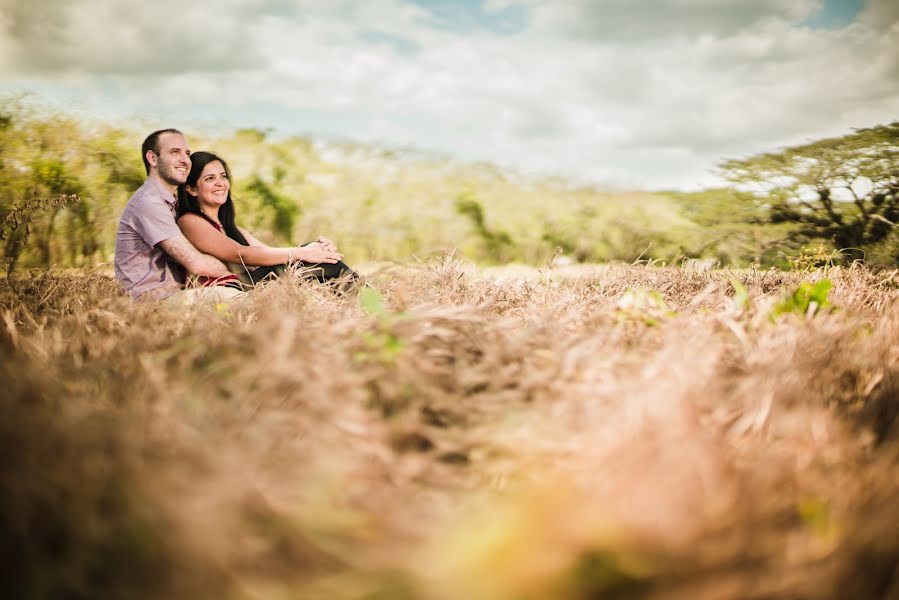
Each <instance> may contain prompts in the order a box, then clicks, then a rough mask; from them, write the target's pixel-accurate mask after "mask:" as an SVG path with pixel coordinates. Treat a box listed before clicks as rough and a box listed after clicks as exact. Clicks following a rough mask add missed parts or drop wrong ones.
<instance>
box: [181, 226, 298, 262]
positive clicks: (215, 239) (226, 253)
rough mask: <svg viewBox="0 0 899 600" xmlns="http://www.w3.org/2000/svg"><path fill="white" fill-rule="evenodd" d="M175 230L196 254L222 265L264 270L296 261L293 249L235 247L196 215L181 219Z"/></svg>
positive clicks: (296, 255) (226, 237) (228, 239)
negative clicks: (211, 257)
mask: <svg viewBox="0 0 899 600" xmlns="http://www.w3.org/2000/svg"><path fill="white" fill-rule="evenodd" d="M178 227H180V228H181V232H182V233H183V234H184V237H186V238H187V239H188V240H189V241H190V243H191V244H193V245H194V247H195V248H196V249H197V250H199V251H200V252H203V253H205V254H209V255H212V256H214V257H216V258H217V259H219V260H223V261H225V262H230V263H237V264H245V265H250V266H254V267H268V266H272V265H281V264H284V263H286V262H288V261H290V260H292V259H296V258H298V254H299V253H298V249H297V248H269V247H267V246H266V247H264V248H263V247H259V246H244V245H242V244H238V243H237V242H235V241H234V240H232V239H231V238H229V237H228V236H226V235H223V234H222V233H221V232H219V231H217V230H216V229H215V228H214V227H213V226H212V225H211V224H210V223H209V222H208V221H206V220H205V219H203V218H202V217H198V216H197V215H192V214H186V215H183V216H182V217H181V218H180V219H178ZM247 241H249V240H247Z"/></svg>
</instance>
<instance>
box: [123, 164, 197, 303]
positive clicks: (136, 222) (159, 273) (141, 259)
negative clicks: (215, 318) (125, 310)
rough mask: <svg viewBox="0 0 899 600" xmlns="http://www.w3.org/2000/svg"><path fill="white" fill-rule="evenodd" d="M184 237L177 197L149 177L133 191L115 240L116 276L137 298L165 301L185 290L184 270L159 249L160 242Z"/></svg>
mask: <svg viewBox="0 0 899 600" xmlns="http://www.w3.org/2000/svg"><path fill="white" fill-rule="evenodd" d="M177 235H181V230H180V229H178V225H177V224H176V223H175V197H174V196H173V195H172V193H171V192H170V191H169V190H167V189H166V188H165V186H163V185H162V184H161V183H160V182H158V181H157V180H156V179H154V178H152V177H149V178H147V180H146V181H145V182H144V184H143V185H142V186H140V188H139V189H138V190H137V191H136V192H134V195H133V196H131V199H130V200H128V204H127V205H125V212H124V213H122V218H121V220H120V221H119V229H118V231H117V232H116V240H115V275H116V278H117V279H118V280H119V282H120V283H121V284H122V286H123V287H124V288H125V291H126V292H128V293H129V294H131V295H132V296H133V297H135V298H139V297H141V296H144V294H147V295H148V297H153V298H160V299H161V298H166V297H168V296H171V295H172V294H174V293H175V292H177V291H178V290H180V289H181V288H182V287H184V282H185V279H186V275H187V273H186V271H185V269H184V267H182V266H181V265H179V264H178V263H176V262H175V261H174V260H172V258H171V257H170V256H169V255H168V254H166V253H165V251H163V250H162V248H160V247H159V242H162V241H165V240H167V239H169V238H172V237H175V236H177Z"/></svg>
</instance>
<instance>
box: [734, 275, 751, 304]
mask: <svg viewBox="0 0 899 600" xmlns="http://www.w3.org/2000/svg"><path fill="white" fill-rule="evenodd" d="M730 285H731V287H733V288H734V308H736V309H737V310H739V311H747V310H749V291H747V290H746V286H745V285H743V284H742V283H740V282H739V281H737V280H736V279H731V280H730Z"/></svg>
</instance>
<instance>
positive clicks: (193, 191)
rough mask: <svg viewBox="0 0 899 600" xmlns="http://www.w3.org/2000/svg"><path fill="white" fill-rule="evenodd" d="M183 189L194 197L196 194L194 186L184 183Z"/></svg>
mask: <svg viewBox="0 0 899 600" xmlns="http://www.w3.org/2000/svg"><path fill="white" fill-rule="evenodd" d="M184 189H185V190H186V191H187V193H188V194H190V195H191V196H193V197H194V198H196V197H197V196H198V194H197V188H196V186H193V185H187V184H184Z"/></svg>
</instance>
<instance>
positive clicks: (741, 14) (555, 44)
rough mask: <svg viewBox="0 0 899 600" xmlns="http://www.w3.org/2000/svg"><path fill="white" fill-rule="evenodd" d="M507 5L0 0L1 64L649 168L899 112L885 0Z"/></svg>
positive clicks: (665, 176)
mask: <svg viewBox="0 0 899 600" xmlns="http://www.w3.org/2000/svg"><path fill="white" fill-rule="evenodd" d="M512 5H524V6H526V8H527V9H528V19H527V23H528V27H527V28H526V29H525V30H524V31H522V32H520V33H517V34H509V33H504V34H494V33H491V32H490V31H488V30H486V29H477V30H468V31H458V30H457V31H453V30H451V29H447V28H446V27H445V26H443V25H442V24H439V23H437V20H436V18H435V17H433V16H431V15H430V14H429V13H428V12H427V11H426V10H425V9H423V8H421V7H420V6H417V5H412V4H406V3H404V2H402V1H401V0H371V1H370V2H366V3H358V2H350V1H349V0H339V1H334V2H328V3H325V2H319V1H316V0H301V1H298V2H291V1H287V0H250V1H246V2H239V1H238V0H223V1H220V2H218V3H216V4H210V5H206V4H205V3H193V4H184V3H181V2H176V1H175V0H161V1H158V2H156V3H154V4H146V5H145V4H140V3H138V2H137V0H119V1H118V2H114V1H113V0H82V2H80V3H79V4H78V8H77V10H76V9H74V8H70V7H69V6H68V5H67V4H65V3H63V2H62V1H61V0H52V1H51V0H44V2H42V3H41V5H40V7H32V5H30V4H28V5H26V4H24V2H23V1H22V0H0V49H10V48H11V49H12V50H13V51H12V52H11V53H10V55H15V57H14V58H9V56H10V55H5V56H7V59H6V61H5V62H4V59H2V58H0V74H4V77H5V79H7V80H8V81H13V82H14V81H15V80H16V78H20V79H21V80H22V81H26V79H25V78H26V77H27V78H28V79H27V80H28V81H34V80H35V78H37V79H40V78H42V77H43V81H44V82H45V86H50V87H52V86H53V85H55V84H54V82H58V81H73V80H77V81H78V82H79V85H81V86H84V87H85V89H88V90H92V92H91V93H92V94H93V95H95V96H96V95H101V96H102V95H103V94H106V97H107V98H108V99H109V100H108V102H107V103H109V102H119V103H121V104H122V105H124V106H128V107H131V109H132V110H134V111H137V112H143V113H146V114H148V115H151V116H152V115H158V116H159V117H160V118H164V119H165V120H166V122H167V123H168V122H171V120H172V117H173V116H178V115H181V116H182V118H186V116H188V115H189V116H190V118H197V116H198V115H201V116H206V117H207V120H208V121H216V119H218V116H217V115H222V114H229V115H232V117H231V118H232V119H239V118H248V119H250V120H251V121H253V123H252V124H260V122H261V121H264V120H265V118H266V117H265V116H264V115H265V114H266V112H265V111H267V110H275V111H276V112H275V113H274V114H275V116H274V117H273V119H275V122H269V123H264V125H266V126H272V127H275V128H279V127H281V128H283V129H285V130H289V129H290V128H291V127H292V126H296V123H300V122H302V123H308V122H309V119H310V118H312V117H309V116H308V115H328V119H327V125H322V126H321V127H318V128H315V130H317V131H322V130H325V129H326V130H329V131H331V132H332V133H334V134H337V135H340V136H343V137H348V138H357V139H360V140H367V141H380V142H383V143H387V144H395V145H404V144H413V145H417V146H421V147H424V148H429V149H435V150H440V151H445V152H449V153H453V154H457V155H459V156H460V157H463V158H467V159H480V160H491V161H495V162H498V163H501V164H505V165H511V166H517V167H519V168H522V169H528V170H539V171H544V172H550V173H551V172H560V173H566V174H569V175H574V176H578V177H582V178H593V179H600V180H604V181H608V182H612V183H620V184H628V185H647V186H672V185H674V186H690V185H696V184H699V183H704V182H708V181H710V179H711V175H710V174H709V169H710V168H712V167H713V166H714V164H715V163H716V162H717V160H719V159H720V158H723V157H725V156H731V155H735V154H744V153H749V152H757V151H762V150H767V149H771V148H773V147H778V146H781V145H784V144H789V143H794V142H800V141H804V140H806V139H811V138H814V137H820V136H823V135H832V134H838V133H843V132H847V131H849V130H850V129H851V128H852V127H862V126H870V125H873V124H875V123H878V122H886V121H888V120H892V119H895V118H899V28H897V27H896V24H897V23H899V9H897V8H895V6H896V5H895V3H894V2H892V1H891V0H871V1H870V2H869V3H868V5H867V7H866V9H865V11H864V12H863V13H862V14H860V15H859V19H858V22H857V23H855V24H853V25H851V26H849V27H845V28H843V29H839V30H835V31H827V30H811V29H808V28H805V27H798V26H797V25H796V23H797V21H799V20H801V19H802V18H803V17H804V16H806V15H807V14H809V12H810V11H812V10H814V9H815V8H816V6H818V2H812V1H811V0H808V1H804V2H795V1H792V0H759V1H757V2H750V1H748V0H747V1H746V2H743V3H737V4H735V3H734V2H730V1H728V2H725V1H724V0H664V1H662V0H659V1H658V2H654V3H653V12H652V14H651V15H647V14H645V13H644V12H641V11H640V10H639V9H637V8H635V6H636V5H637V3H632V2H624V0H603V1H602V2H595V1H591V2H588V1H587V0H578V1H572V2H567V3H560V2H538V1H537V0H490V2H489V3H488V4H487V5H486V8H487V9H488V10H490V11H494V12H501V11H503V10H504V9H506V8H508V7H509V6H512ZM560 7H564V8H560ZM58 85H62V84H58ZM73 85H74V84H73ZM7 87H10V86H9V85H7ZM103 90H105V91H103ZM304 115H306V116H305V117H304ZM294 117H295V118H294ZM341 117H344V118H341ZM216 122H217V121H216ZM233 124H234V125H235V126H243V125H245V124H248V123H245V122H239V121H238V122H234V123H233ZM182 127H188V126H187V125H182ZM188 128H189V127H188ZM285 132H287V133H289V132H290V131H285Z"/></svg>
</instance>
